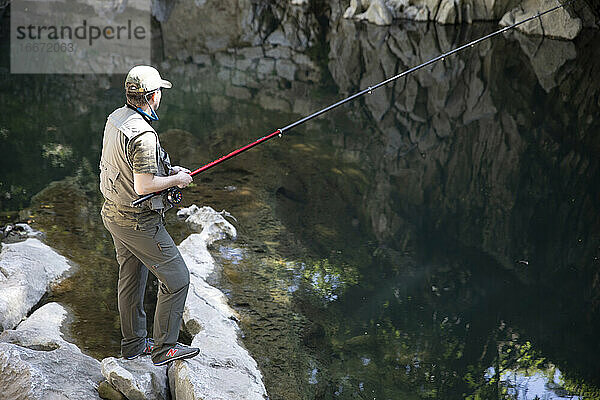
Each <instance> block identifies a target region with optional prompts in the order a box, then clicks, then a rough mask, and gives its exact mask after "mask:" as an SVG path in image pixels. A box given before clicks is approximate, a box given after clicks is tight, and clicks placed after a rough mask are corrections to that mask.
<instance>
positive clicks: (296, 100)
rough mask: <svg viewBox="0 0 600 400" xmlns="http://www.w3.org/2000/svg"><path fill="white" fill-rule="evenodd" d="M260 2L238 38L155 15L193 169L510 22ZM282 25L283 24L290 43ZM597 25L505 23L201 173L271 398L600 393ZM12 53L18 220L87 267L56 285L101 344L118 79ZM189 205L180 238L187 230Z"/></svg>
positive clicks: (4, 98)
mask: <svg viewBox="0 0 600 400" xmlns="http://www.w3.org/2000/svg"><path fill="white" fill-rule="evenodd" d="M174 12H175V13H177V10H175V11H174ZM253 12H254V13H256V15H255V16H256V17H257V18H256V19H254V20H253V21H254V22H252V23H250V26H249V27H246V28H248V30H249V31H250V33H247V32H246V33H244V35H245V36H243V35H242V36H243V40H240V41H239V42H235V41H234V42H235V43H237V44H230V45H228V46H226V47H227V48H225V49H214V48H210V47H211V46H209V45H208V44H207V43H208V42H207V43H203V42H202V41H201V40H202V38H204V36H202V35H201V33H203V32H200V33H197V32H196V34H195V33H194V32H190V33H189V38H188V39H189V40H188V41H183V42H181V41H177V39H178V36H177V35H179V34H180V33H179V32H178V31H177V29H176V27H174V26H173V23H170V24H169V23H167V24H166V25H165V26H163V30H162V35H163V36H162V38H161V41H160V45H159V44H157V45H156V47H157V48H159V50H160V53H163V54H164V57H165V59H166V62H163V63H162V64H159V65H160V70H161V73H162V74H163V75H164V76H165V77H166V78H167V79H170V80H171V81H172V82H173V84H174V88H173V89H172V90H169V91H167V92H166V94H165V96H164V99H163V104H162V105H161V108H160V110H159V114H160V116H161V120H160V122H159V123H158V124H157V128H158V130H159V132H161V142H162V143H163V145H164V147H165V148H166V149H167V150H168V151H169V153H170V154H171V157H172V159H174V160H175V161H176V162H177V163H179V164H181V165H185V166H188V167H190V168H192V167H197V166H200V165H202V164H204V163H206V162H209V161H212V160H213V159H215V158H217V157H218V156H220V155H222V154H225V153H227V152H229V151H231V150H233V149H235V148H237V147H240V146H242V145H244V144H246V143H248V142H250V141H253V140H254V139H256V138H258V137H261V136H263V135H264V134H267V133H270V132H272V131H274V130H275V129H276V128H279V127H281V126H284V125H286V124H287V123H289V122H291V121H294V120H296V119H298V118H300V117H301V116H304V115H306V114H307V113H309V112H311V111H315V110H317V109H319V108H320V107H322V106H325V105H327V104H330V103H332V102H334V101H336V100H338V99H340V98H342V97H344V96H347V95H348V94H351V93H353V92H355V91H357V90H358V89H360V88H364V87H366V86H368V85H370V84H373V83H376V82H378V81H380V80H382V79H384V77H388V76H391V75H393V74H395V73H398V72H400V71H402V70H404V69H405V68H407V67H410V66H413V65H416V64H418V63H419V62H423V61H426V60H428V59H429V58H431V57H433V56H436V55H438V54H439V53H440V52H442V51H447V50H449V49H451V48H453V47H456V46H457V45H459V44H462V43H464V42H466V41H467V40H469V39H473V38H476V37H479V36H481V35H483V34H485V33H487V32H490V31H491V30H493V29H495V26H494V25H490V24H477V25H474V26H472V27H467V26H462V27H439V26H434V25H406V26H400V27H394V28H380V27H373V26H368V25H363V24H355V23H353V22H349V21H341V20H338V19H337V18H336V13H335V10H332V11H331V13H330V15H329V19H328V20H327V19H324V17H323V16H319V15H317V14H315V15H314V16H311V15H312V14H309V16H308V17H307V16H304V17H303V14H302V15H297V12H296V14H294V13H295V12H294V11H293V10H292V11H290V10H284V11H281V10H278V9H276V8H272V9H269V8H268V7H267V8H266V9H256V8H255V9H254V11H253ZM278 13H280V14H278ZM281 13H283V14H281ZM286 13H287V14H286ZM282 15H283V16H284V17H285V18H283V17H282ZM223 18H235V16H234V17H232V16H230V15H229V16H224V17H223ZM273 18H274V19H273ZM302 18H306V19H307V20H306V21H305V20H304V19H302ZM240 19H242V20H243V18H242V17H240ZM277 20H281V21H284V22H282V23H281V26H282V27H283V31H284V36H285V37H287V38H288V39H289V42H288V43H280V44H279V45H277V46H275V45H273V44H269V41H268V40H267V39H268V38H267V39H265V37H267V34H268V33H269V32H273V31H275V30H277V27H278V25H277V24H276V21H277ZM269 21H270V22H269ZM274 21H275V22H274ZM182 23H185V21H184V22H182ZM190 29H191V28H190ZM198 29H200V28H198ZM265 32H266V33H265ZM290 32H291V33H290ZM292 33H293V34H292ZM235 34H236V33H235V32H234V33H231V34H230V35H231V36H235ZM253 35H254V36H253ZM302 35H304V36H305V37H308V38H309V40H308V41H306V42H303V41H302V40H301V38H302V37H303V36H302ZM242 36H240V37H242ZM197 37H200V39H192V38H197ZM257 38H258V39H257ZM290 38H296V39H297V40H296V41H294V40H292V39H290ZM298 38H300V39H298ZM598 39H599V36H598V34H597V32H584V33H583V34H582V35H581V36H580V37H579V38H578V39H577V40H576V41H574V42H562V41H553V40H549V39H543V40H542V39H540V38H528V37H524V36H521V35H511V36H507V37H499V38H497V39H494V40H493V41H491V42H487V43H485V44H483V45H481V46H479V47H477V48H475V49H473V50H469V51H466V52H464V53H461V54H460V55H459V56H456V57H452V58H450V59H448V60H445V61H444V62H443V63H439V64H436V65H435V66H433V67H432V68H429V69H426V70H423V71H421V72H419V73H417V74H415V75H413V76H411V77H409V78H408V79H406V80H399V81H397V82H396V83H395V84H393V85H391V86H389V87H386V88H382V89H380V90H378V91H376V92H374V93H373V94H372V95H370V96H367V97H365V98H363V99H361V100H358V101H355V102H353V103H351V104H350V105H348V106H344V107H342V108H340V109H337V110H335V111H333V112H330V113H328V114H327V115H326V116H325V117H321V118H319V119H317V120H315V121H311V122H310V123H307V124H306V125H303V126H302V127H299V128H297V129H294V130H293V131H291V132H290V133H289V134H288V135H286V136H284V137H283V138H281V139H273V140H272V141H270V142H268V144H264V145H261V146H259V147H257V148H255V149H253V150H251V151H250V152H247V153H245V154H244V155H242V156H240V157H238V158H236V159H234V160H231V161H229V162H227V163H226V164H224V165H223V166H221V167H218V168H215V169H214V170H212V171H211V172H208V173H206V174H204V175H201V176H199V177H198V178H196V179H195V186H194V187H192V188H190V189H187V190H186V191H185V193H184V202H183V205H189V204H192V203H196V204H202V205H210V206H212V207H213V208H215V209H216V210H217V211H220V210H221V209H226V210H227V211H229V212H231V213H232V214H233V215H234V216H235V217H236V218H237V220H238V223H237V224H236V226H237V227H238V230H239V238H238V240H237V241H236V242H233V243H220V244H218V245H216V246H215V248H214V249H213V254H214V255H215V257H216V258H217V259H218V260H219V261H220V263H221V264H222V265H223V272H222V273H221V274H220V275H218V276H215V277H213V283H215V284H216V285H217V286H218V287H220V288H221V289H222V290H223V291H225V293H226V294H227V295H228V296H229V298H230V300H231V304H232V306H233V307H234V308H235V309H236V310H237V311H238V312H239V313H240V315H241V316H242V330H243V332H244V338H243V341H244V344H245V345H246V346H247V348H248V349H249V350H250V352H251V353H252V354H253V356H254V357H255V358H256V360H257V362H258V363H259V366H260V368H261V370H262V371H263V374H264V377H265V383H266V386H267V389H268V391H269V394H270V396H271V398H272V399H332V398H339V399H412V398H414V399H425V398H439V399H455V398H456V399H458V398H470V399H492V398H493V399H496V398H518V399H534V398H536V396H538V397H539V398H546V399H559V398H579V399H583V398H600V392H599V391H598V387H600V380H599V379H600V368H598V358H599V356H600V346H599V344H598V343H599V342H598V333H599V332H600V329H599V328H600V323H599V321H600V320H599V303H600V296H599V294H600V276H599V274H598V270H599V269H598V267H599V266H600V263H599V261H598V257H599V256H600V254H599V253H600V209H599V206H598V204H599V200H600V198H599V194H600V189H599V187H600V186H599V184H600V179H599V172H600V171H599V168H598V167H599V166H598V161H599V158H598V151H600V140H599V138H598V135H597V132H598V128H599V124H598V119H597V115H598V109H599V100H600V97H599V93H600V79H599V78H598V76H599V74H598V73H599V72H600V62H599V61H598V60H600V57H599V56H600V49H599V48H598V46H597V43H598ZM206 40H209V39H206ZM261 40H262V42H261ZM198 41H199V42H198ZM257 43H262V45H260V46H257ZM209 44H210V43H209ZM257 48H260V50H259V51H258V52H257V51H256V49H257ZM3 49H4V51H5V50H6V38H5V39H3ZM249 49H250V50H249ZM259 53H260V54H259ZM4 54H6V52H5V53H4ZM257 54H258V55H257ZM160 59H162V56H157V63H159V62H160ZM7 64H8V63H7V60H6V57H3V62H2V67H4V68H7ZM6 71H7V70H6V69H5V70H4V72H2V73H1V75H0V106H1V109H2V113H1V114H0V138H1V142H0V143H1V147H2V154H3V157H2V158H0V209H1V210H2V211H3V218H4V220H17V219H20V220H30V221H31V222H32V224H33V225H34V226H35V227H37V228H38V229H42V230H44V231H45V232H46V233H47V242H48V243H49V244H51V245H52V246H54V247H55V248H57V249H58V250H59V251H60V252H61V253H62V254H64V255H65V256H67V257H69V258H71V259H73V260H74V261H75V262H76V263H77V264H78V265H79V269H78V271H77V272H76V273H75V274H74V276H73V277H72V278H70V279H68V280H67V281H66V282H65V283H64V284H63V285H61V287H59V288H58V289H57V290H56V291H55V292H54V293H53V294H52V295H51V296H50V297H49V299H47V300H56V301H61V302H64V303H66V304H67V305H69V306H70V307H71V308H72V309H73V312H74V314H75V316H76V321H75V323H74V325H73V332H72V335H73V336H74V339H75V341H76V342H77V344H78V345H80V346H81V347H82V348H83V349H84V350H85V351H86V352H88V353H90V354H92V355H94V356H96V357H98V358H101V357H104V356H108V355H115V354H117V353H118V341H119V338H120V336H119V321H118V314H117V310H116V291H115V288H116V272H117V266H116V262H115V261H114V255H113V254H114V253H113V248H112V243H111V241H110V236H109V235H108V233H107V232H106V231H105V230H104V228H103V226H102V224H101V222H100V220H99V217H98V212H99V207H100V201H101V200H100V197H99V194H98V192H97V189H96V187H97V182H96V180H97V177H96V172H97V171H96V166H97V163H98V159H99V152H100V143H101V136H102V129H103V125H104V121H105V118H106V116H107V115H108V114H109V113H110V112H111V111H112V110H113V109H114V108H116V107H118V106H120V105H121V103H122V101H123V99H122V93H121V86H122V82H123V79H124V77H123V76H91V77H86V76H66V75H65V76H53V75H50V76H16V75H10V74H8V73H7V72H6ZM65 178H66V179H65ZM59 180H60V182H58V183H54V184H52V185H50V186H48V185H49V184H50V182H52V181H59ZM44 188H45V189H44ZM42 189H44V191H43V192H41V193H40V194H38V195H37V196H36V197H34V198H33V200H32V195H33V194H35V193H38V192H39V191H40V190H42ZM26 207H30V208H29V209H27V210H25V212H21V213H20V215H17V214H18V213H17V212H16V211H18V210H22V209H24V208H26ZM173 214H174V213H173ZM173 214H172V215H170V216H169V218H168V219H169V223H170V225H169V227H170V228H169V230H170V231H171V233H172V234H173V236H174V237H175V238H176V240H177V241H180V240H182V239H183V238H184V237H185V236H186V235H187V234H189V232H188V231H187V229H186V228H185V226H183V224H182V223H181V222H179V221H177V220H176V218H175V216H174V215H173ZM150 289H151V291H150V292H152V290H153V289H154V288H153V287H152V284H151V287H150ZM148 307H149V308H152V296H151V295H150V296H148Z"/></svg>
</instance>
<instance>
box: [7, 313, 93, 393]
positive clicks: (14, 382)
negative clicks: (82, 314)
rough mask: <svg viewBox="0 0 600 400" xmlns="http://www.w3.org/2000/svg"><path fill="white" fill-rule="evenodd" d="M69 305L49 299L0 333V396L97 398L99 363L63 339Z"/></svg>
mask: <svg viewBox="0 0 600 400" xmlns="http://www.w3.org/2000/svg"><path fill="white" fill-rule="evenodd" d="M66 320H67V311H66V310H65V309H64V308H63V307H62V306H60V305H59V304H57V303H49V304H46V305H45V306H43V307H41V308H40V309H38V310H37V311H35V312H34V313H33V314H32V315H31V316H30V317H29V318H28V319H27V320H26V321H25V322H23V323H21V324H20V325H19V326H18V327H17V328H16V329H15V330H7V331H4V332H3V333H2V334H1V335H0V400H5V399H6V400H9V399H10V400H21V399H23V400H25V399H26V400H38V399H39V400H48V399H57V400H58V399H60V400H88V399H99V398H100V397H99V396H98V392H97V384H98V382H100V381H101V380H102V374H101V373H100V363H99V362H98V361H97V360H95V359H93V358H92V357H89V356H86V355H85V354H82V353H81V351H80V350H79V349H78V348H77V347H76V346H75V345H73V344H71V343H68V342H67V341H65V340H64V338H63V334H62V330H63V329H64V325H65V321H66Z"/></svg>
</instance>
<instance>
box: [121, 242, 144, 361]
mask: <svg viewBox="0 0 600 400" xmlns="http://www.w3.org/2000/svg"><path fill="white" fill-rule="evenodd" d="M113 241H114V243H115V251H116V253H117V262H118V263H119V283H118V304H119V316H120V318H121V334H122V335H123V339H121V354H122V356H123V357H125V358H128V357H133V356H136V355H138V354H140V353H142V352H143V351H144V350H145V349H146V336H147V335H148V332H147V331H146V313H145V311H144V293H145V291H146V281H147V280H148V269H147V268H146V267H145V266H144V264H143V263H142V262H141V261H140V260H139V259H138V258H137V257H136V256H135V255H133V253H131V252H130V251H129V250H127V247H125V245H124V244H123V242H121V240H120V239H118V238H116V237H113Z"/></svg>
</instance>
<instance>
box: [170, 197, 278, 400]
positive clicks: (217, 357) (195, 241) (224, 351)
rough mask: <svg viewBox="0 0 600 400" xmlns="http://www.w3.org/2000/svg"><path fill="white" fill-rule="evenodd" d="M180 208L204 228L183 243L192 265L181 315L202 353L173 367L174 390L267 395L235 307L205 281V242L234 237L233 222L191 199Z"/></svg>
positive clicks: (189, 394)
mask: <svg viewBox="0 0 600 400" xmlns="http://www.w3.org/2000/svg"><path fill="white" fill-rule="evenodd" d="M178 214H179V215H181V216H187V221H189V222H190V226H192V227H195V228H196V229H198V228H200V227H201V228H202V231H201V233H198V234H192V235H190V236H189V237H188V238H186V239H185V240H184V241H183V242H182V243H181V244H180V246H179V250H180V251H181V254H182V255H183V257H184V259H185V261H186V264H187V266H188V268H189V270H190V289H189V292H188V297H187V300H186V305H185V310H184V314H183V320H184V323H185V326H186V328H187V330H188V332H189V333H190V334H192V335H193V341H192V345H193V346H196V347H199V348H200V354H199V355H198V356H196V357H194V358H192V359H189V360H185V361H176V362H174V363H173V365H172V366H171V367H170V368H169V383H170V385H169V386H170V388H171V394H172V396H173V397H174V398H177V399H178V400H182V399H185V400H188V399H189V400H192V399H194V400H200V399H209V398H210V399H239V400H242V399H265V398H267V393H266V389H265V387H264V384H263V382H262V375H261V373H260V372H259V370H258V367H257V365H256V362H255V361H254V360H253V359H252V357H251V356H250V354H249V353H248V352H247V351H246V349H244V348H243V347H242V346H241V345H240V344H239V342H238V334H239V328H238V326H237V324H236V320H237V317H236V314H235V312H234V311H233V310H232V309H231V308H230V307H229V306H228V305H227V298H226V297H225V295H223V293H221V292H220V291H219V290H217V289H215V288H214V287H212V286H210V285H208V284H207V283H206V282H205V279H206V278H207V277H208V276H209V275H210V274H211V272H212V271H213V270H214V260H213V259H212V257H211V255H210V253H208V250H207V248H206V246H207V245H210V244H211V243H213V242H214V241H215V240H219V239H222V238H223V237H224V236H225V235H228V236H230V237H235V234H236V231H235V228H234V227H233V226H232V225H231V224H230V223H229V222H227V221H226V220H225V219H224V218H223V216H222V215H221V214H220V213H217V212H216V211H214V210H213V209H211V208H210V207H202V208H198V207H196V206H195V205H193V206H191V207H189V208H187V209H183V210H181V211H180V212H179V213H178Z"/></svg>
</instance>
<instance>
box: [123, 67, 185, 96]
mask: <svg viewBox="0 0 600 400" xmlns="http://www.w3.org/2000/svg"><path fill="white" fill-rule="evenodd" d="M172 86H173V85H172V84H171V82H169V81H166V80H164V79H162V78H161V77H160V74H159V73H158V71H157V70H156V68H154V67H151V66H149V65H138V66H135V67H133V68H131V69H130V70H129V73H128V74H127V78H125V91H126V92H129V93H148V92H152V91H154V90H156V89H159V88H167V89H169V88H171V87H172Z"/></svg>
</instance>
